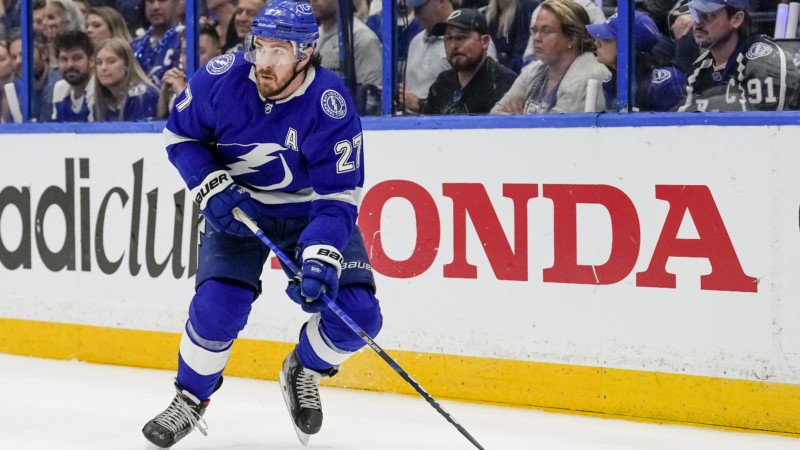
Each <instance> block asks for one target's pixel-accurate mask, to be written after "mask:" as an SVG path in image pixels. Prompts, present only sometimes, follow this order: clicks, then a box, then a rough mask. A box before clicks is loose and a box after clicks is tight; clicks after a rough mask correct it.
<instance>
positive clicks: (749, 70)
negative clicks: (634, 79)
mask: <svg viewBox="0 0 800 450" xmlns="http://www.w3.org/2000/svg"><path fill="white" fill-rule="evenodd" d="M689 12H690V13H691V15H692V18H693V19H694V21H695V22H696V23H695V26H694V39H695V42H697V45H699V46H700V48H701V49H702V50H703V52H702V53H701V55H700V57H699V58H698V59H697V61H695V63H694V65H693V67H692V72H691V74H690V75H689V79H688V86H687V87H686V99H685V101H684V102H683V105H682V106H681V107H680V108H679V109H678V111H783V110H788V109H797V96H798V88H799V87H800V75H799V74H798V71H797V68H796V67H795V66H794V65H793V64H791V58H788V57H787V55H786V53H784V51H783V50H781V48H780V47H779V46H777V45H776V44H775V43H774V42H772V41H770V40H769V39H767V38H766V37H765V36H755V35H754V28H753V22H752V20H751V18H750V14H749V13H748V0H692V1H690V2H689Z"/></svg>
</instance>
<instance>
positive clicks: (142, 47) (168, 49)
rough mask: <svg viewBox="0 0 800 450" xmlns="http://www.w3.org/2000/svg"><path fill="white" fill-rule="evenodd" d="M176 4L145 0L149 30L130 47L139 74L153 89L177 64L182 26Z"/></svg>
mask: <svg viewBox="0 0 800 450" xmlns="http://www.w3.org/2000/svg"><path fill="white" fill-rule="evenodd" d="M178 6H179V4H178V0H145V4H144V13H145V16H147V20H148V21H149V22H150V28H148V29H147V31H145V33H144V35H143V36H142V37H140V38H137V39H135V40H134V41H133V42H131V43H130V45H131V47H133V54H134V55H135V56H136V59H137V60H138V61H139V65H140V66H141V67H142V70H144V72H145V73H146V74H147V77H148V78H150V81H151V82H152V83H153V84H154V85H155V86H160V85H161V77H163V76H164V73H166V71H167V70H169V69H171V68H173V67H177V66H178V64H179V63H180V51H181V35H180V31H181V30H180V29H179V28H181V29H182V28H183V26H182V25H180V24H179V23H178V15H179V11H178Z"/></svg>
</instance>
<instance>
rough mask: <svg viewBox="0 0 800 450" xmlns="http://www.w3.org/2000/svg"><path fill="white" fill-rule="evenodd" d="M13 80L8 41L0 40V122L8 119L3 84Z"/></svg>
mask: <svg viewBox="0 0 800 450" xmlns="http://www.w3.org/2000/svg"><path fill="white" fill-rule="evenodd" d="M13 82H14V61H13V60H12V59H11V54H10V53H9V51H8V42H6V41H2V40H0V123H5V122H6V121H8V118H7V117H6V116H7V115H8V102H7V101H6V98H5V92H4V88H3V87H4V86H5V85H6V84H9V83H13Z"/></svg>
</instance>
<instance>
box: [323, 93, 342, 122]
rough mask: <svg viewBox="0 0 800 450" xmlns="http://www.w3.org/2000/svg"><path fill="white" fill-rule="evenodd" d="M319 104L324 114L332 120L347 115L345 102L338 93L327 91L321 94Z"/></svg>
mask: <svg viewBox="0 0 800 450" xmlns="http://www.w3.org/2000/svg"><path fill="white" fill-rule="evenodd" d="M320 104H321V105H322V110H323V111H325V114H327V115H329V116H330V117H332V118H334V119H341V118H343V117H344V116H346V115H347V102H346V101H345V100H344V97H342V94H340V93H339V92H338V91H336V90H334V89H328V90H326V91H325V92H323V93H322V96H321V97H320Z"/></svg>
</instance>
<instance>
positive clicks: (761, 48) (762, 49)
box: [745, 42, 772, 59]
mask: <svg viewBox="0 0 800 450" xmlns="http://www.w3.org/2000/svg"><path fill="white" fill-rule="evenodd" d="M770 53H772V47H771V46H770V45H769V44H766V43H764V42H756V43H755V44H753V45H751V46H750V49H748V50H747V54H745V56H746V57H747V59H756V58H761V57H762V56H767V55H769V54H770Z"/></svg>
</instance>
